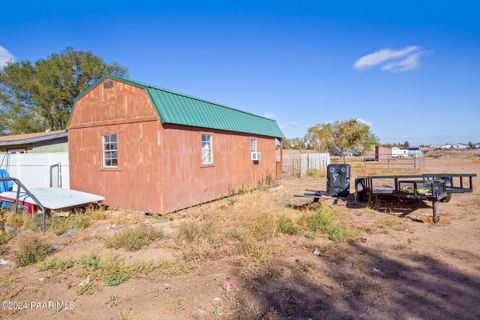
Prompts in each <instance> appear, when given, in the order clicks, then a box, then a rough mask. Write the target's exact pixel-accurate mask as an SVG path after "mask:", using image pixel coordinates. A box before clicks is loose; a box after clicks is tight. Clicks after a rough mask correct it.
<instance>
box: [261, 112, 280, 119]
mask: <svg viewBox="0 0 480 320" xmlns="http://www.w3.org/2000/svg"><path fill="white" fill-rule="evenodd" d="M263 116H264V117H265V118H269V119H275V118H276V117H277V115H276V114H275V113H265V114H264V115H263Z"/></svg>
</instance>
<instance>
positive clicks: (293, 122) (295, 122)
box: [288, 121, 299, 127]
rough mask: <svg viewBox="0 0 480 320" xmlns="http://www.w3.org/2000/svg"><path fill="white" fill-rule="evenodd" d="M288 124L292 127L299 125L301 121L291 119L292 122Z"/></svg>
mask: <svg viewBox="0 0 480 320" xmlns="http://www.w3.org/2000/svg"><path fill="white" fill-rule="evenodd" d="M288 125H289V126H290V127H296V126H298V125H299V123H298V121H290V122H288Z"/></svg>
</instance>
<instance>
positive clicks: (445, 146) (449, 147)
mask: <svg viewBox="0 0 480 320" xmlns="http://www.w3.org/2000/svg"><path fill="white" fill-rule="evenodd" d="M439 149H442V150H448V149H452V145H451V144H444V145H441V146H439Z"/></svg>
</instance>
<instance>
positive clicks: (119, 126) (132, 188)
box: [68, 81, 162, 211]
mask: <svg viewBox="0 0 480 320" xmlns="http://www.w3.org/2000/svg"><path fill="white" fill-rule="evenodd" d="M160 125H161V124H160V121H159V119H158V117H157V116H156V113H155V110H154V109H153V106H152V105H151V104H150V100H149V98H148V96H147V94H146V93H145V90H143V89H140V88H137V87H134V86H131V85H127V84H124V83H121V82H117V81H114V86H113V88H111V89H104V88H103V85H102V84H99V85H98V86H97V87H95V88H94V89H92V90H91V91H90V92H88V93H87V94H86V95H85V96H83V97H82V98H81V99H79V100H78V101H77V105H76V107H75V111H74V113H73V115H72V118H71V122H70V126H69V131H68V138H69V144H68V146H69V158H70V181H71V184H70V185H71V188H72V189H75V190H80V191H85V192H91V193H94V194H99V195H102V196H104V197H105V198H106V200H105V203H106V204H107V205H109V206H111V207H113V208H124V209H134V210H145V211H160V210H161V208H162V204H161V202H162V197H161V196H160V187H161V177H160V162H159V161H158V160H159V146H158V133H159V127H160ZM111 133H116V134H117V139H118V161H119V165H118V168H104V167H103V146H102V136H103V135H105V134H111Z"/></svg>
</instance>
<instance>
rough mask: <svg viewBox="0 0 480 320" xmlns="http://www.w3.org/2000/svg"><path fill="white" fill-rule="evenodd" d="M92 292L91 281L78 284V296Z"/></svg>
mask: <svg viewBox="0 0 480 320" xmlns="http://www.w3.org/2000/svg"><path fill="white" fill-rule="evenodd" d="M92 293H93V283H92V282H88V283H86V284H84V285H82V286H79V287H78V289H77V294H78V295H79V296H83V295H86V294H92Z"/></svg>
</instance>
